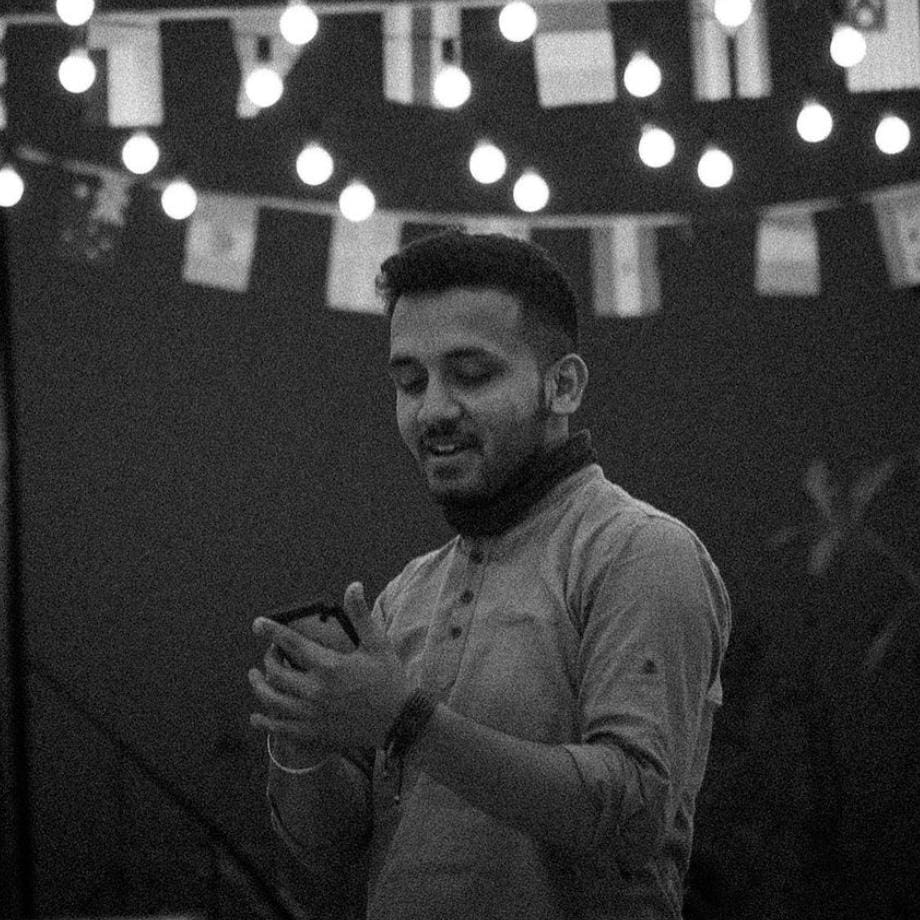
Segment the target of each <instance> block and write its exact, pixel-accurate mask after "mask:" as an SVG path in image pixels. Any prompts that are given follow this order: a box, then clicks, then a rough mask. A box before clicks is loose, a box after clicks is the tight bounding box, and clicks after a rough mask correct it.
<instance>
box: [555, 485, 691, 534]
mask: <svg viewBox="0 0 920 920" xmlns="http://www.w3.org/2000/svg"><path fill="white" fill-rule="evenodd" d="M579 491H580V492H581V496H580V497H581V500H580V501H577V502H573V503H571V505H570V506H569V508H568V509H567V512H568V514H567V515H566V516H568V517H570V526H571V527H573V528H574V530H575V534H573V537H574V538H575V539H578V538H579V537H580V538H581V540H587V541H589V542H598V541H599V542H601V543H606V544H610V543H613V544H625V543H627V542H632V541H634V540H636V539H658V540H662V541H664V542H670V541H684V540H687V539H690V540H691V541H693V542H699V538H698V537H697V536H696V534H695V533H694V532H693V531H692V530H691V529H690V527H689V526H688V525H687V524H685V523H684V522H683V521H681V520H680V519H679V518H677V517H675V516H674V515H673V514H669V513H668V512H666V511H663V510H662V509H661V508H658V507H656V506H655V505H653V504H651V503H649V502H647V501H644V500H642V499H640V498H636V497H635V496H634V495H632V494H630V493H629V492H627V491H626V489H625V488H623V487H622V486H620V485H618V484H617V483H615V482H612V481H611V480H609V479H608V478H607V477H606V476H605V475H604V474H603V472H601V471H599V470H598V471H597V472H596V473H595V475H593V476H590V477H588V478H586V479H585V481H584V482H583V483H582V485H581V489H580V490H579Z"/></svg>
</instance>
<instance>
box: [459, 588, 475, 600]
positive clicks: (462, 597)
mask: <svg viewBox="0 0 920 920" xmlns="http://www.w3.org/2000/svg"><path fill="white" fill-rule="evenodd" d="M472 599H473V592H472V591H470V590H469V588H467V590H466V591H464V592H463V594H461V595H460V603H461V604H468V603H469V602H470V601H471V600H472Z"/></svg>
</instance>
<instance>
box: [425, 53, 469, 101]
mask: <svg viewBox="0 0 920 920" xmlns="http://www.w3.org/2000/svg"><path fill="white" fill-rule="evenodd" d="M471 89H472V86H471V84H470V78H469V77H468V76H467V75H466V74H465V73H464V72H463V71H462V70H461V69H460V68H459V67H458V66H457V65H456V64H446V65H445V66H444V67H442V68H441V72H440V73H439V74H438V75H437V76H436V77H435V79H434V98H435V99H437V101H438V102H439V103H440V104H441V105H443V106H444V108H446V109H456V108H459V107H460V106H461V105H463V103H464V102H466V100H467V99H469V98H470V91H471Z"/></svg>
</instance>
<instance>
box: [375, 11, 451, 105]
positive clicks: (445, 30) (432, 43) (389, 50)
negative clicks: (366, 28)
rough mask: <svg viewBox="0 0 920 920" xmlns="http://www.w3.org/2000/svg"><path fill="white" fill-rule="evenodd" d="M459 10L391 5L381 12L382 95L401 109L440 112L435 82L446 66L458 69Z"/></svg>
mask: <svg viewBox="0 0 920 920" xmlns="http://www.w3.org/2000/svg"><path fill="white" fill-rule="evenodd" d="M460 51H461V48H460V7H459V6H458V5H457V4H453V3H435V4H432V5H430V6H413V5H412V4H410V3H394V4H393V5H392V6H389V7H387V8H386V9H385V10H384V11H383V95H384V98H385V99H387V100H389V101H390V102H399V103H402V104H403V105H427V106H432V107H434V108H441V106H440V103H438V101H437V100H436V99H435V97H434V81H435V79H436V78H437V76H438V74H439V73H440V72H441V69H442V68H443V67H444V65H445V64H456V65H457V66H460V63H461V60H460Z"/></svg>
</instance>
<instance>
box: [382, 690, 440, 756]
mask: <svg viewBox="0 0 920 920" xmlns="http://www.w3.org/2000/svg"><path fill="white" fill-rule="evenodd" d="M437 705H438V704H437V701H436V700H435V698H434V697H433V696H432V695H431V694H429V693H426V692H425V691H424V690H419V689H417V690H413V691H412V693H411V694H409V697H408V698H407V699H406V701H405V703H404V704H403V707H402V709H401V710H400V711H399V713H398V715H397V716H396V718H395V719H394V720H393V724H392V725H391V726H390V730H389V731H388V732H387V734H386V738H385V739H384V742H383V750H384V753H385V754H386V757H387V760H396V759H400V758H402V757H403V756H404V755H405V753H406V751H408V750H409V748H410V747H412V746H413V745H414V744H415V743H416V742H417V741H418V740H419V738H421V736H422V735H423V734H424V732H425V729H426V728H427V727H428V725H429V723H430V722H431V720H432V717H433V716H434V713H435V709H436V708H437Z"/></svg>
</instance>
